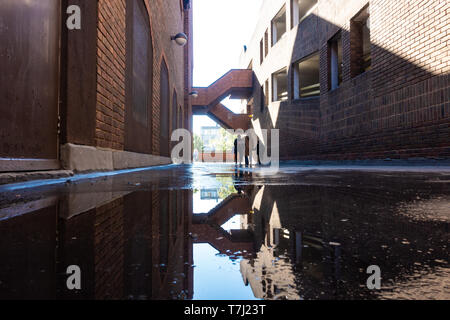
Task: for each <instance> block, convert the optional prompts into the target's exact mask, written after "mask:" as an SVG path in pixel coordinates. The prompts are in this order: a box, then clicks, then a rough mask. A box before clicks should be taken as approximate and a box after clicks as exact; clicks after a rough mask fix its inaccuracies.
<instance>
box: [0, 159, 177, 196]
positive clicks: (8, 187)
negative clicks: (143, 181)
mask: <svg viewBox="0 0 450 320" xmlns="http://www.w3.org/2000/svg"><path fill="white" fill-rule="evenodd" d="M173 166H175V165H174V164H171V165H165V166H153V167H145V168H136V169H126V170H117V171H104V172H103V171H102V172H92V173H84V174H76V175H74V176H71V177H64V178H57V179H41V180H33V181H26V182H18V183H12V184H5V185H2V186H0V192H5V191H16V190H23V189H30V188H37V187H43V186H51V185H58V184H63V183H66V182H67V181H68V180H70V181H71V182H76V181H82V180H89V179H95V178H101V177H111V176H117V175H121V174H126V173H134V172H142V171H156V170H162V169H170V168H172V167H173Z"/></svg>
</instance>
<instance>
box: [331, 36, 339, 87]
mask: <svg viewBox="0 0 450 320" xmlns="http://www.w3.org/2000/svg"><path fill="white" fill-rule="evenodd" d="M328 50H329V57H328V58H329V60H328V75H329V79H328V88H329V90H335V89H337V88H338V87H339V86H340V85H341V83H342V35H341V32H339V33H338V34H337V35H335V36H334V37H333V38H332V39H331V40H330V41H328Z"/></svg>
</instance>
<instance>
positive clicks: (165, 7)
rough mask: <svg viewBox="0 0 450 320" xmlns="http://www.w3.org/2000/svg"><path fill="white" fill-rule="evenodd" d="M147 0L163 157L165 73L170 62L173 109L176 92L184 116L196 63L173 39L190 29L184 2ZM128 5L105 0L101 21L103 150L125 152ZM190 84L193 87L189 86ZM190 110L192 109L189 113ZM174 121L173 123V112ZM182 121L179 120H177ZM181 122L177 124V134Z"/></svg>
mask: <svg viewBox="0 0 450 320" xmlns="http://www.w3.org/2000/svg"><path fill="white" fill-rule="evenodd" d="M142 1H145V5H146V8H147V11H148V15H149V20H150V30H151V38H152V45H153V83H152V86H153V95H152V101H151V106H150V107H151V110H149V112H150V113H151V114H152V126H153V128H152V129H153V130H152V137H142V139H151V140H152V153H153V154H156V155H159V149H160V145H159V144H160V143H159V140H160V117H159V116H160V100H161V97H160V85H159V80H160V69H161V63H162V61H163V59H164V61H166V64H167V66H168V70H169V88H170V90H169V94H170V98H169V99H170V104H169V105H170V106H172V99H173V97H172V92H174V90H175V91H176V92H177V101H178V104H179V106H181V107H182V108H181V110H182V112H183V113H184V109H185V107H184V101H185V96H184V94H185V92H187V91H189V88H186V87H185V78H188V79H190V78H191V68H190V67H191V65H189V64H185V63H184V59H185V56H184V49H183V48H182V47H179V46H178V45H176V44H175V43H174V42H173V41H171V39H170V37H171V36H173V35H175V34H177V33H179V32H183V31H184V30H185V27H186V26H188V27H189V26H190V22H191V20H190V18H191V16H190V15H188V17H187V21H185V15H186V13H188V14H189V13H190V11H184V10H183V5H182V1H179V0H170V1H162V0H158V1H148V0H142ZM126 4H127V0H99V1H98V23H97V35H98V37H97V106H96V132H95V143H96V146H97V147H102V148H109V149H115V150H124V135H125V131H126V130H133V128H131V127H130V128H127V127H126V125H125V112H126V110H125V95H126V94H127V93H126V81H127V79H126V73H125V71H126V54H127V53H126V40H127V39H126ZM189 85H190V84H189ZM188 110H189V109H188ZM169 112H170V115H169V118H170V119H172V114H171V112H172V111H171V110H170V111H169ZM175 118H176V117H175ZM174 127H175V124H172V123H171V130H170V133H171V132H172V129H173V128H174Z"/></svg>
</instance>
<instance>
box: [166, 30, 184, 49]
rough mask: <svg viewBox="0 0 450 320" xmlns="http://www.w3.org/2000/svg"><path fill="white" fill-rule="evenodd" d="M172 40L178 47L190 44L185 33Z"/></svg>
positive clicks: (175, 36)
mask: <svg viewBox="0 0 450 320" xmlns="http://www.w3.org/2000/svg"><path fill="white" fill-rule="evenodd" d="M170 40H172V41H175V42H176V44H177V45H179V46H181V47H184V46H185V45H186V43H187V42H188V37H187V35H186V34H184V33H183V32H180V33H178V34H176V35H174V36H172V37H171V38H170Z"/></svg>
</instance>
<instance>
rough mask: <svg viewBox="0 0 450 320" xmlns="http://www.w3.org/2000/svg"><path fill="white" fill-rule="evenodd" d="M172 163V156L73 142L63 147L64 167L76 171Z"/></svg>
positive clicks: (62, 162)
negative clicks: (110, 148) (106, 148)
mask: <svg viewBox="0 0 450 320" xmlns="http://www.w3.org/2000/svg"><path fill="white" fill-rule="evenodd" d="M171 163H172V160H171V159H170V158H167V157H160V156H154V155H149V154H142V153H134V152H128V151H116V150H104V149H99V148H95V147H90V146H80V145H75V144H71V143H68V144H65V145H63V146H62V147H61V164H62V167H63V168H64V169H66V170H72V171H74V172H92V171H113V170H123V169H134V168H143V167H151V166H159V165H167V164H171Z"/></svg>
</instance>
